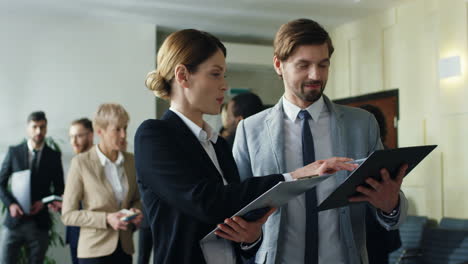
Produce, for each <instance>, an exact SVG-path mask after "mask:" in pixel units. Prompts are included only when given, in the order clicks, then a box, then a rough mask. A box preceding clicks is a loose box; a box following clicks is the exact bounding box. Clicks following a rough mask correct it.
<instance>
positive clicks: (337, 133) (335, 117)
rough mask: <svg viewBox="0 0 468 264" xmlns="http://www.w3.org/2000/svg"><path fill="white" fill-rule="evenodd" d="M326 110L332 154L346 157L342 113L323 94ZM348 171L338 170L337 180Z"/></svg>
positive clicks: (342, 177) (340, 179)
mask: <svg viewBox="0 0 468 264" xmlns="http://www.w3.org/2000/svg"><path fill="white" fill-rule="evenodd" d="M323 99H324V101H325V104H326V106H327V107H328V110H329V111H330V128H331V141H332V154H333V156H334V157H346V156H347V142H346V137H345V136H344V133H345V129H344V124H343V120H342V118H343V113H342V112H341V111H340V110H339V109H338V108H336V107H335V105H334V104H333V103H332V102H331V101H330V99H328V97H326V96H325V95H323ZM347 176H348V173H347V172H345V171H340V172H338V173H337V178H338V181H339V182H343V181H344V180H345V179H346V177H347Z"/></svg>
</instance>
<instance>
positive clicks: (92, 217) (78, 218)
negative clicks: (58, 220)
mask: <svg viewBox="0 0 468 264" xmlns="http://www.w3.org/2000/svg"><path fill="white" fill-rule="evenodd" d="M77 158H78V157H74V158H73V159H72V162H71V165H70V169H69V170H68V176H67V185H66V186H65V193H64V195H63V203H62V222H63V224H64V225H68V226H83V227H91V228H102V229H105V228H107V218H106V216H107V215H106V212H95V211H89V210H79V206H80V201H81V200H82V199H83V193H84V183H83V178H82V174H81V168H80V167H81V166H80V161H79V160H78V159H77Z"/></svg>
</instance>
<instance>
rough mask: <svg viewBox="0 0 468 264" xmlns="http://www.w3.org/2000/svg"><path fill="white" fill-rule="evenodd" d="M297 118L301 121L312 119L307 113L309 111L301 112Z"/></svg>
mask: <svg viewBox="0 0 468 264" xmlns="http://www.w3.org/2000/svg"><path fill="white" fill-rule="evenodd" d="M297 117H299V119H301V120H309V119H311V118H312V117H311V116H310V114H309V111H307V110H301V111H299V114H297Z"/></svg>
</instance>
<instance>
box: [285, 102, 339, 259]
mask: <svg viewBox="0 0 468 264" xmlns="http://www.w3.org/2000/svg"><path fill="white" fill-rule="evenodd" d="M283 109H284V113H285V115H284V120H283V122H284V157H286V170H287V171H294V170H296V169H298V168H300V167H303V161H302V141H301V138H302V129H301V120H300V119H299V118H298V117H297V115H298V113H299V111H301V110H302V109H301V108H299V107H298V106H296V105H294V104H292V103H291V102H289V101H288V100H287V99H286V98H285V97H283ZM305 110H307V111H308V112H309V114H310V116H311V117H312V118H311V119H309V126H310V129H311V132H312V137H313V140H314V150H315V159H316V160H320V159H327V158H331V157H332V154H333V152H332V140H331V135H330V131H331V128H330V111H329V110H328V108H327V106H326V105H325V102H324V100H323V97H321V98H320V99H319V100H317V101H316V102H315V103H313V104H312V105H310V106H309V107H308V108H307V109H305ZM337 185H338V184H337V182H336V181H335V180H334V178H330V179H329V180H327V181H324V182H322V183H321V184H319V185H318V187H317V201H318V203H320V202H322V201H323V200H324V199H325V198H326V197H327V196H328V195H329V194H330V193H331V192H332V191H333V190H334V189H335V188H336V187H337ZM305 210H306V208H305V194H303V195H301V196H298V197H297V198H295V199H293V200H291V201H290V202H289V203H288V204H287V205H286V223H285V224H284V225H283V231H284V232H285V233H284V241H283V242H281V243H279V245H282V246H280V248H279V249H278V250H279V252H283V253H282V254H280V256H281V261H280V263H287V264H303V263H304V254H305V250H306V249H305V233H306V232H305V231H306V212H305ZM318 225H319V226H318V232H319V234H318V236H319V248H318V253H319V263H320V264H327V263H333V264H342V263H345V262H344V260H343V250H342V248H341V247H342V246H341V242H340V228H339V218H338V210H337V209H331V210H326V211H321V212H319V214H318Z"/></svg>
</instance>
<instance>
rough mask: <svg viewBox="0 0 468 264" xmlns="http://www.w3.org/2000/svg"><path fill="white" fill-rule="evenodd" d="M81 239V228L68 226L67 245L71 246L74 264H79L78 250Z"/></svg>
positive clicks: (66, 231) (66, 229) (66, 232)
mask: <svg viewBox="0 0 468 264" xmlns="http://www.w3.org/2000/svg"><path fill="white" fill-rule="evenodd" d="M79 238H80V228H79V227H77V226H67V227H66V228H65V243H67V244H68V245H69V246H70V256H71V260H72V263H73V264H78V257H77V250H78V239H79Z"/></svg>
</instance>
